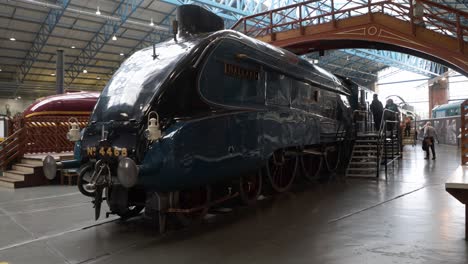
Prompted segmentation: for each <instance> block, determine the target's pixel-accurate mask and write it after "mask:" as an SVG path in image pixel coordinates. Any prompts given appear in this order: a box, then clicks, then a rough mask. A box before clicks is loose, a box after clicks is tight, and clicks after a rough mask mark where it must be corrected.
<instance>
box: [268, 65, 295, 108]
mask: <svg viewBox="0 0 468 264" xmlns="http://www.w3.org/2000/svg"><path fill="white" fill-rule="evenodd" d="M266 81H267V85H266V101H267V104H271V105H280V106H288V107H289V105H290V90H291V79H290V78H289V77H287V76H285V75H284V74H280V73H276V72H267V73H266Z"/></svg>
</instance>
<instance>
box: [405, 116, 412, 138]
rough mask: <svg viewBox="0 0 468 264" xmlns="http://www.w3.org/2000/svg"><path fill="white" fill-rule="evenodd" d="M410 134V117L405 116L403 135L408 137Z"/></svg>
mask: <svg viewBox="0 0 468 264" xmlns="http://www.w3.org/2000/svg"><path fill="white" fill-rule="evenodd" d="M410 134H411V118H410V117H409V116H407V117H406V118H405V137H409V136H410Z"/></svg>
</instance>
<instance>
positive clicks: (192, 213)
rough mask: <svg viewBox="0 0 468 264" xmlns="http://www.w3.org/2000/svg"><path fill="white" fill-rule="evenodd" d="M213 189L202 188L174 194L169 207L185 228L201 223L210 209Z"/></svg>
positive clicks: (170, 198) (171, 196)
mask: <svg viewBox="0 0 468 264" xmlns="http://www.w3.org/2000/svg"><path fill="white" fill-rule="evenodd" d="M210 200H211V189H210V187H209V186H202V187H198V188H194V189H190V190H183V191H176V192H172V193H171V194H170V197H169V206H170V207H171V209H173V210H174V211H173V212H172V213H174V216H175V218H176V219H177V221H178V222H179V223H180V224H181V225H183V226H189V225H191V224H192V223H195V222H198V221H201V220H202V219H203V217H205V215H206V213H207V212H208V209H209V203H210Z"/></svg>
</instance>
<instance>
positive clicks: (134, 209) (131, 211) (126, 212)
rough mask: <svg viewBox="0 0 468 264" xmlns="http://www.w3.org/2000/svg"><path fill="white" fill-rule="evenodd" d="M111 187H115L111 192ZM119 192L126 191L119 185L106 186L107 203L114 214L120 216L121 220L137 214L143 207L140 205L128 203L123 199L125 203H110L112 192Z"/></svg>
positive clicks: (115, 193) (116, 193)
mask: <svg viewBox="0 0 468 264" xmlns="http://www.w3.org/2000/svg"><path fill="white" fill-rule="evenodd" d="M113 189H115V191H114V192H112V191H113ZM119 192H126V190H124V188H123V187H120V186H114V187H112V186H107V187H106V190H105V194H106V202H107V205H108V206H109V208H110V209H111V210H112V211H113V212H114V213H115V214H116V215H118V216H120V218H121V219H122V220H127V219H129V218H132V217H135V216H137V215H139V214H140V212H141V211H142V210H143V209H144V208H145V207H144V206H142V205H130V204H128V201H125V202H126V203H125V204H123V205H118V206H116V205H115V204H112V194H114V195H119Z"/></svg>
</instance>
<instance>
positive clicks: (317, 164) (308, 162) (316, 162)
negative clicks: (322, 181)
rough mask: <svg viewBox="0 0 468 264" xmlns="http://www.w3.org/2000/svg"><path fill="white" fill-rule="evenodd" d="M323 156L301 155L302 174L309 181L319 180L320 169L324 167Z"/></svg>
mask: <svg viewBox="0 0 468 264" xmlns="http://www.w3.org/2000/svg"><path fill="white" fill-rule="evenodd" d="M322 162H323V156H322V155H313V154H305V155H302V157H301V168H302V174H303V175H304V177H305V178H306V179H307V180H309V181H316V180H318V176H319V172H320V169H321V168H322Z"/></svg>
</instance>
